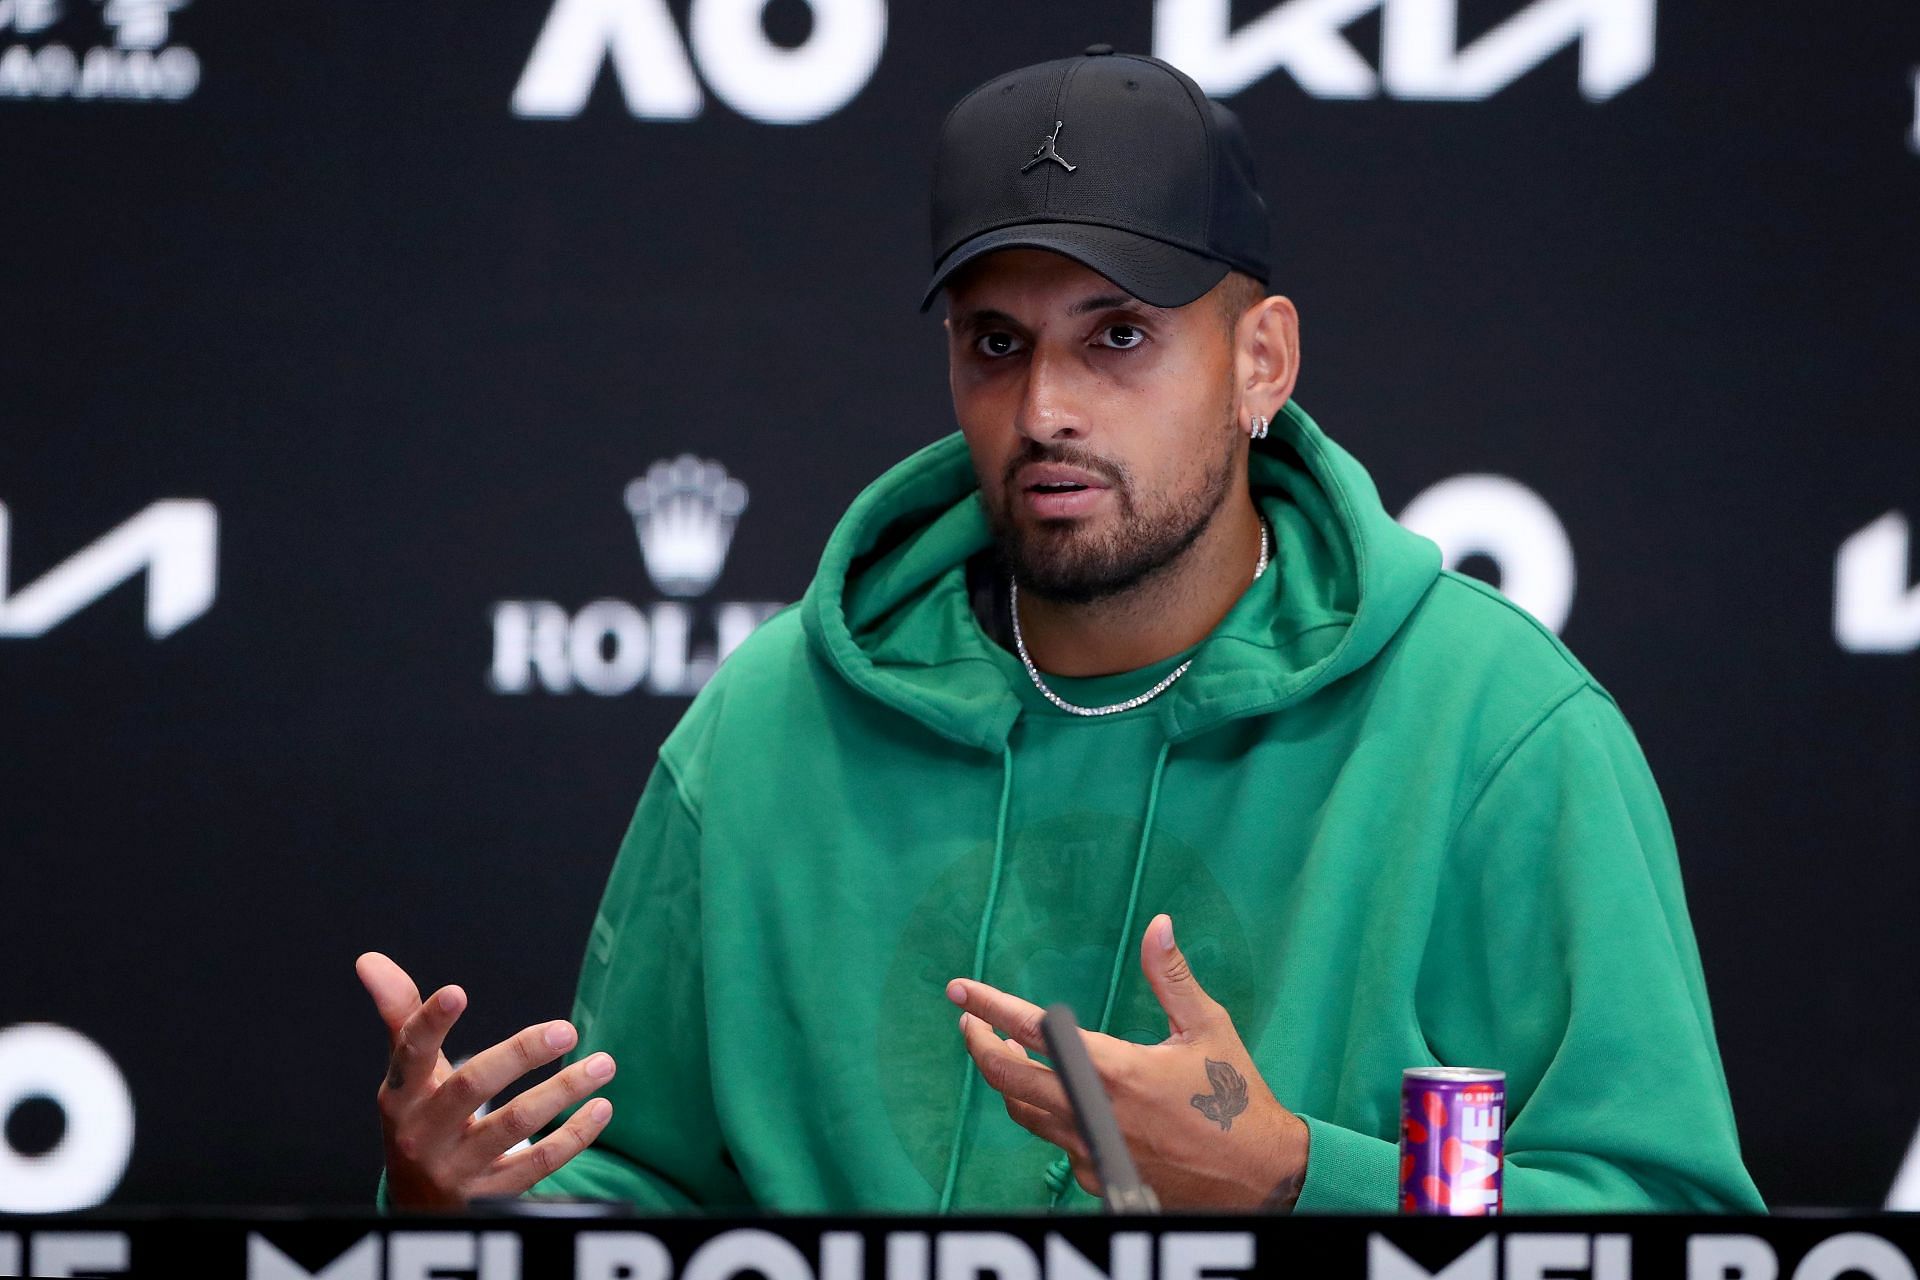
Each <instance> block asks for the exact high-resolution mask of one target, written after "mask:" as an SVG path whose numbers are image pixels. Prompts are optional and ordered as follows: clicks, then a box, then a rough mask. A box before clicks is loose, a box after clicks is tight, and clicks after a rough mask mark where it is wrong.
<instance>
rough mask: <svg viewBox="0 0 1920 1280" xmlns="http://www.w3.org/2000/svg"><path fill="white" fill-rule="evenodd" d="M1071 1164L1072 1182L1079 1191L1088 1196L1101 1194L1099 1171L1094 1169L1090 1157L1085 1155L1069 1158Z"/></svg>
mask: <svg viewBox="0 0 1920 1280" xmlns="http://www.w3.org/2000/svg"><path fill="white" fill-rule="evenodd" d="M1068 1159H1069V1160H1071V1161H1072V1163H1073V1180H1074V1181H1075V1182H1077V1183H1079V1184H1080V1189H1081V1190H1082V1191H1084V1192H1086V1193H1087V1194H1088V1195H1090V1196H1097V1195H1100V1194H1102V1192H1101V1190H1100V1171H1099V1170H1098V1169H1096V1168H1095V1167H1094V1164H1093V1160H1092V1158H1091V1157H1089V1156H1086V1155H1077V1156H1069V1157H1068Z"/></svg>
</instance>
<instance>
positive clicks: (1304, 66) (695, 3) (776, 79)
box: [513, 0, 1654, 124]
mask: <svg viewBox="0 0 1920 1280" xmlns="http://www.w3.org/2000/svg"><path fill="white" fill-rule="evenodd" d="M767 2H768V0H692V7H691V9H690V10H689V16H688V24H687V26H688V31H687V40H686V43H684V44H683V43H682V42H681V39H680V33H679V31H678V29H677V28H676V27H675V26H674V23H673V18H672V15H671V14H670V13H669V12H668V11H667V4H666V0H554V3H553V7H552V9H551V10H549V12H548V14H547V20H546V23H545V25H544V26H542V28H541V30H540V35H539V38H538V39H537V40H536V41H535V43H534V47H533V53H532V56H530V57H529V58H528V59H527V65H526V69H525V70H524V71H523V72H522V73H521V76H520V81H519V83H518V85H516V86H515V88H514V91H513V111H514V114H515V115H519V116H527V117H542V118H565V117H571V116H576V115H578V114H580V111H581V109H582V108H583V107H585V106H586V102H587V97H588V95H589V94H591V92H592V91H593V85H594V81H595V80H596V79H597V78H598V77H599V75H600V69H601V67H602V66H603V65H605V64H608V63H611V64H612V67H613V74H614V78H615V80H616V81H618V83H619V86H620V92H621V94H622V95H623V96H624V98H625V99H626V104H627V110H628V111H629V112H631V113H632V114H633V115H635V116H637V117H639V118H641V119H643V120H691V119H693V118H695V117H696V116H698V115H699V114H700V112H701V110H702V108H703V107H704V105H705V99H704V95H703V94H702V92H701V88H700V79H699V78H697V77H696V76H695V74H694V64H695V63H698V64H699V69H700V74H701V76H702V77H704V78H705V80H706V83H707V85H708V87H709V88H711V89H712V90H713V91H714V92H715V93H716V94H718V95H719V96H720V98H721V99H722V100H724V101H725V102H726V103H727V105H728V106H730V107H732V108H733V109H734V110H736V111H738V112H739V113H740V114H741V115H744V116H747V117H749V118H751V119H755V120H761V121H765V122H767V123H769V124H806V123H808V122H810V121H814V120H818V119H820V118H822V117H823V116H827V115H830V114H832V113H833V112H835V111H837V110H839V109H840V108H841V107H843V106H845V105H846V104H847V103H848V102H850V101H852V100H853V98H854V97H855V96H856V95H857V94H858V93H859V92H860V91H861V90H862V89H864V88H865V87H866V86H867V82H868V81H870V80H871V79H872V78H873V72H874V69H875V68H876V67H877V66H878V65H879V62H880V53H881V50H882V49H883V47H884V46H885V44H886V38H887V6H886V3H885V0H807V9H808V11H809V13H810V14H811V16H812V30H811V31H810V32H809V33H808V35H807V38H806V39H805V40H804V41H802V42H801V43H799V44H798V45H795V46H794V47H792V48H788V47H785V46H782V45H779V44H776V43H774V42H773V41H772V40H771V39H769V38H768V36H767V33H766V31H765V29H764V28H763V26H762V25H761V15H762V13H763V12H764V11H765V9H766V7H767ZM1459 3H1460V0H1287V3H1284V4H1280V5H1276V6H1274V7H1273V8H1271V9H1269V10H1268V11H1267V12H1266V13H1265V14H1263V15H1262V16H1260V17H1258V18H1255V19H1253V20H1251V21H1249V22H1247V23H1244V24H1243V25H1242V26H1241V27H1240V28H1239V29H1238V30H1235V29H1234V27H1233V22H1232V14H1231V7H1232V6H1231V3H1230V0H1157V2H1156V3H1155V4H1154V6H1153V52H1154V55H1155V56H1156V57H1160V58H1164V59H1166V60H1167V61H1168V62H1171V63H1173V64H1174V65H1175V66H1178V67H1180V68H1181V69H1183V70H1185V71H1186V72H1187V73H1188V74H1189V75H1191V76H1192V77H1193V78H1194V79H1195V80H1196V81H1198V82H1199V84H1200V86H1201V87H1202V88H1203V89H1205V90H1206V91H1207V92H1208V93H1210V94H1215V95H1218V96H1225V95H1228V94H1233V93H1238V92H1239V91H1240V90H1242V89H1244V88H1246V87H1247V86H1248V85H1250V84H1253V83H1254V82H1255V81H1258V80H1260V79H1262V78H1264V77H1266V76H1268V75H1271V74H1272V73H1273V72H1275V71H1286V72H1288V73H1289V74H1290V75H1292V76H1293V78H1294V79H1295V80H1296V81H1298V82H1299V83H1300V85H1301V87H1302V88H1304V89H1305V90H1306V91H1307V92H1308V93H1310V94H1312V95H1313V96H1315V97H1318V98H1369V97H1374V96H1376V95H1378V94H1380V93H1381V92H1383V91H1384V92H1385V93H1387V94H1388V95H1390V96H1393V97H1398V98H1425V99H1451V100H1458V101H1469V100H1476V99H1482V98H1487V97H1490V96H1492V95H1493V94H1494V93H1497V92H1498V91H1499V90H1501V89H1503V88H1505V87H1506V86H1507V85H1509V84H1511V83H1512V82H1513V81H1514V80H1517V79H1518V78H1519V77H1521V76H1522V75H1524V74H1526V73H1527V72H1528V71H1530V70H1532V69H1533V68H1534V67H1536V66H1538V65H1540V64H1541V63H1542V62H1545V61H1546V60H1547V59H1548V58H1551V57H1552V56H1553V55H1554V54H1556V53H1558V52H1559V51H1560V50H1561V49H1564V48H1566V47H1567V46H1568V45H1570V44H1574V43H1578V45H1579V46H1580V88H1581V91H1582V92H1583V93H1584V94H1585V95H1586V96H1587V97H1588V98H1589V99H1590V100H1592V101H1595V102H1601V101H1605V100H1606V99H1608V98H1610V97H1612V96H1613V95H1615V94H1617V93H1619V92H1620V91H1621V90H1622V89H1625V88H1626V87H1627V86H1628V85H1631V84H1633V83H1634V82H1635V81H1637V80H1639V79H1641V78H1642V77H1643V76H1645V75H1646V74H1647V71H1648V69H1649V68H1650V67H1651V66H1652V65H1653V33H1654V24H1653V14H1654V0H1534V2H1533V3H1531V4H1528V5H1524V6H1522V7H1521V8H1520V9H1519V10H1518V11H1517V12H1516V13H1514V14H1513V16H1512V17H1510V18H1508V19H1507V20H1506V21H1505V22H1503V23H1501V24H1500V25H1498V26H1496V27H1494V28H1493V29H1492V30H1491V31H1488V32H1487V33H1486V34H1484V35H1482V36H1480V37H1479V38H1478V39H1476V40H1474V41H1473V42H1472V43H1471V44H1469V45H1468V46H1467V47H1465V48H1460V47H1459V45H1458V27H1459V15H1458V5H1459ZM1375 10H1379V11H1380V31H1381V35H1380V69H1379V71H1378V72H1376V71H1375V70H1374V68H1373V67H1372V66H1371V65H1370V64H1368V62H1367V61H1366V59H1365V58H1363V57H1362V56H1361V55H1360V53H1359V51H1358V50H1356V49H1355V48H1354V47H1353V45H1352V44H1351V43H1349V42H1348V40H1347V38H1346V36H1345V34H1344V33H1343V31H1342V28H1344V27H1346V26H1348V25H1349V24H1351V23H1353V22H1354V21H1356V20H1358V19H1359V18H1361V17H1363V16H1365V15H1367V14H1369V13H1372V12H1373V11H1375Z"/></svg>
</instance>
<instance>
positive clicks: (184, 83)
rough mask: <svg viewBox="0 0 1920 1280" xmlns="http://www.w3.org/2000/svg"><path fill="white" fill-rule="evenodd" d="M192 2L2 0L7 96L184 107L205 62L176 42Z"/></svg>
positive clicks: (1, 53)
mask: <svg viewBox="0 0 1920 1280" xmlns="http://www.w3.org/2000/svg"><path fill="white" fill-rule="evenodd" d="M187 3H188V0H0V99H4V98H72V99H106V100H112V101H117V102H180V101H182V100H184V99H185V98H187V97H189V96H191V95H192V93H193V91H194V90H195V89H197V88H199V87H200V58H199V56H198V55H197V54H195V53H194V51H193V50H192V49H190V48H188V47H187V46H186V45H183V44H177V43H175V42H174V38H173V37H174V30H173V15H174V12H175V11H176V10H179V9H183V8H185V7H186V5H187Z"/></svg>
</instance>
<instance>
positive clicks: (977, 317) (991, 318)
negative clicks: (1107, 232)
mask: <svg viewBox="0 0 1920 1280" xmlns="http://www.w3.org/2000/svg"><path fill="white" fill-rule="evenodd" d="M1116 307H1125V308H1127V309H1129V310H1133V311H1139V312H1142V313H1144V314H1147V315H1164V314H1165V313H1166V308H1164V307H1156V306H1154V305H1152V304H1151V303H1146V302H1142V301H1140V299H1138V298H1136V297H1134V296H1133V295H1132V294H1130V293H1096V294H1093V295H1091V296H1090V297H1085V298H1082V299H1080V300H1079V301H1078V302H1076V303H1074V304H1073V305H1071V306H1069V307H1068V308H1067V314H1068V315H1070V316H1083V315H1086V314H1088V313H1089V312H1094V311H1109V310H1112V309H1114V308H1116ZM988 325H1005V326H1007V327H1009V328H1014V329H1018V328H1021V327H1022V326H1021V324H1020V322H1019V321H1018V320H1016V319H1014V318H1013V317H1012V316H1010V315H1008V314H1007V313H1006V312H1004V311H998V310H995V309H994V308H992V307H979V308H976V309H975V310H972V311H969V312H967V313H966V314H965V315H963V316H961V317H960V328H962V329H965V330H968V331H972V330H975V329H984V328H986V327H987V326H988Z"/></svg>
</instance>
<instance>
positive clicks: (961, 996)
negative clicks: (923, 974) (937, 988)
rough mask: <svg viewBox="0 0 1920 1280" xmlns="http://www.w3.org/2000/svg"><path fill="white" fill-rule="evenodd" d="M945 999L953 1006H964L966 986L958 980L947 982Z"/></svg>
mask: <svg viewBox="0 0 1920 1280" xmlns="http://www.w3.org/2000/svg"><path fill="white" fill-rule="evenodd" d="M947 999H949V1000H951V1001H953V1002H954V1003H955V1004H965V1003H966V1002H967V988H966V984H965V983H963V982H961V981H960V979H958V978H955V979H954V980H953V981H952V982H949V983H948V984H947Z"/></svg>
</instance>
